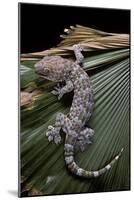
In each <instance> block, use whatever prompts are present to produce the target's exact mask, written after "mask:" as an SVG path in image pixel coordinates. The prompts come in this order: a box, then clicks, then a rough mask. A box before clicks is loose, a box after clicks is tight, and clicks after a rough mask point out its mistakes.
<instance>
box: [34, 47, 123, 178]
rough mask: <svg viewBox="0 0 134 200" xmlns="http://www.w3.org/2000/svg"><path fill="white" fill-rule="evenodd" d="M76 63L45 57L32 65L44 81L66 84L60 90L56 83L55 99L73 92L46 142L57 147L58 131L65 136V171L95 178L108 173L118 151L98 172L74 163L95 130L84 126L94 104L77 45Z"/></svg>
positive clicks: (56, 57)
mask: <svg viewBox="0 0 134 200" xmlns="http://www.w3.org/2000/svg"><path fill="white" fill-rule="evenodd" d="M73 49H74V53H75V56H76V61H75V62H74V61H71V60H69V59H65V58H62V57H61V56H46V57H44V58H43V59H42V60H40V61H39V62H37V63H36V64H35V70H36V72H37V73H38V74H39V75H40V76H42V77H43V78H45V79H48V80H51V81H54V82H58V83H59V82H65V83H66V84H65V85H64V86H62V87H60V85H59V84H58V85H57V87H55V88H54V90H53V91H52V93H53V94H54V95H57V96H58V99H61V97H62V96H63V95H64V94H65V93H68V92H71V91H72V90H73V91H74V96H73V101H72V106H71V108H70V112H69V113H68V115H64V114H63V113H58V114H57V117H56V122H55V124H54V125H53V126H49V127H48V131H47V133H46V136H47V137H48V140H49V141H54V142H55V143H56V144H59V143H60V142H61V136H60V130H61V129H62V130H63V131H64V133H65V134H66V138H65V146H64V151H65V163H66V165H67V167H68V169H69V170H70V171H71V172H72V173H74V174H75V175H78V176H82V177H86V178H92V177H98V176H99V175H101V174H103V173H105V172H106V171H107V170H109V169H110V168H111V167H112V165H113V164H114V163H115V162H116V160H118V159H119V157H120V155H121V152H122V151H123V149H122V150H121V152H120V153H119V154H118V155H117V156H116V157H115V158H114V159H113V160H112V161H111V162H110V163H109V164H108V165H106V166H105V167H103V168H102V169H99V170H97V171H86V170H84V169H82V168H80V167H79V166H78V165H77V164H76V163H75V161H74V149H75V147H76V146H79V147H80V149H81V150H82V151H83V150H84V149H85V147H86V145H87V144H90V143H91V141H90V138H91V137H92V136H93V134H94V131H93V130H92V129H91V128H87V127H85V123H86V122H87V121H88V120H89V118H90V116H91V113H92V110H93V105H94V99H93V90H92V87H91V83H90V79H89V76H88V75H87V73H86V72H85V71H84V70H83V69H82V68H81V67H80V63H81V62H82V59H83V55H82V54H81V51H82V48H81V46H80V45H74V46H73Z"/></svg>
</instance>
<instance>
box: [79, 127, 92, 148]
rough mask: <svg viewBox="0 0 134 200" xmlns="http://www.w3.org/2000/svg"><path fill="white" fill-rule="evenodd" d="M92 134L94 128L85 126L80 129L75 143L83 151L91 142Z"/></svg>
mask: <svg viewBox="0 0 134 200" xmlns="http://www.w3.org/2000/svg"><path fill="white" fill-rule="evenodd" d="M93 135H94V130H93V129H91V128H85V129H84V130H82V131H81V132H80V134H79V136H78V138H77V142H76V145H77V146H78V147H79V148H80V149H81V151H84V150H85V148H86V146H87V145H88V144H91V143H92V141H91V137H92V136H93Z"/></svg>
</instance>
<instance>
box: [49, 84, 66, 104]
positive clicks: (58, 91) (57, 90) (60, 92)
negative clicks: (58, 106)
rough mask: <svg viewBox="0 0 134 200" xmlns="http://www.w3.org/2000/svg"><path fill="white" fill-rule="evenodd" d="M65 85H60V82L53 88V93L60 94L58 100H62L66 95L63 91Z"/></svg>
mask: <svg viewBox="0 0 134 200" xmlns="http://www.w3.org/2000/svg"><path fill="white" fill-rule="evenodd" d="M62 88H63V87H60V85H59V84H58V85H57V86H56V87H54V90H52V92H51V93H52V94H54V95H57V96H58V100H60V99H61V98H62V96H63V95H64V92H63V89H62Z"/></svg>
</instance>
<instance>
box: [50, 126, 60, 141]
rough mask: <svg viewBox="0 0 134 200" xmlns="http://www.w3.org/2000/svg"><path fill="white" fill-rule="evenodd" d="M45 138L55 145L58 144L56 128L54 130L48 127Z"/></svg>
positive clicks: (58, 137) (58, 134)
mask: <svg viewBox="0 0 134 200" xmlns="http://www.w3.org/2000/svg"><path fill="white" fill-rule="evenodd" d="M46 136H47V137H48V141H49V142H51V141H54V143H55V144H59V143H60V142H61V136H60V133H59V129H58V128H54V127H53V126H48V131H47V132H46Z"/></svg>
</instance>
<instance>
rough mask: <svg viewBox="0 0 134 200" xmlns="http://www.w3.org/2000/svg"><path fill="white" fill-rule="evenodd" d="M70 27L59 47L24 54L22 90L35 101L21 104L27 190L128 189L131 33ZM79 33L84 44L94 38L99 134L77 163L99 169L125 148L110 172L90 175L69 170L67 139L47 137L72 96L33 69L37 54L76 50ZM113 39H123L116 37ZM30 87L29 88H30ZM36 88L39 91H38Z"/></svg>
mask: <svg viewBox="0 0 134 200" xmlns="http://www.w3.org/2000/svg"><path fill="white" fill-rule="evenodd" d="M65 32H68V36H67V37H65V40H63V42H62V43H61V44H60V45H59V46H58V47H57V48H55V49H50V50H47V51H43V52H38V53H34V54H27V55H22V58H23V60H22V61H21V64H22V66H23V67H22V73H21V91H22V92H27V93H30V94H31V96H32V103H30V104H27V106H24V105H22V108H21V135H20V136H21V175H22V188H21V190H22V195H23V196H26V195H34V194H43V195H48V194H66V193H84V192H100V191H115V190H129V187H130V180H129V177H130V176H129V173H130V166H129V109H130V108H129V92H130V91H129V87H130V80H129V77H130V67H129V64H130V63H129V42H128V35H127V37H126V35H124V36H123V35H122V36H120V35H118V34H112V33H105V32H101V31H98V30H93V29H90V28H86V27H81V26H79V25H78V26H76V27H71V29H69V30H65ZM75 34H76V35H75ZM77 34H78V35H79V36H81V37H79V39H81V41H82V42H83V44H84V41H87V39H88V38H89V43H88V45H87V46H86V48H87V50H86V56H85V59H84V62H83V68H84V69H85V70H86V71H87V73H88V74H89V76H90V78H91V82H92V86H93V91H94V97H95V108H94V112H93V115H92V117H91V119H90V120H89V122H88V124H87V125H89V126H90V127H92V128H93V129H94V130H95V136H94V141H93V144H92V145H90V146H89V147H88V148H87V149H86V151H84V152H83V153H82V152H76V156H75V159H76V162H77V163H78V165H79V166H81V167H82V168H84V169H87V170H91V169H92V170H93V169H94V170H95V169H98V168H101V167H103V166H104V165H105V164H106V163H107V162H109V161H110V160H111V159H112V158H113V157H114V156H115V155H116V154H117V153H118V152H119V151H120V149H121V148H122V147H124V149H125V150H124V153H123V155H122V157H121V158H120V160H119V161H118V162H117V163H116V164H115V166H114V167H113V168H112V169H111V170H110V171H109V172H107V173H106V174H105V175H104V176H101V177H99V178H97V179H90V180H85V179H81V178H79V177H76V176H74V175H72V174H70V173H69V172H68V171H67V170H66V167H65V163H64V156H63V144H61V145H59V146H57V145H55V144H52V143H49V142H48V140H47V138H46V137H45V132H46V130H47V127H48V125H50V124H53V123H54V121H55V116H56V113H57V112H59V111H62V112H64V113H67V112H68V111H69V108H70V106H71V101H72V95H71V94H68V95H65V96H64V97H63V98H62V100H61V101H58V100H57V98H56V97H55V96H53V95H52V94H51V90H52V88H53V86H54V83H52V82H49V81H44V80H42V79H41V78H39V77H38V76H37V75H36V74H35V72H34V68H33V65H34V63H35V62H36V59H39V58H40V57H42V56H44V55H45V53H46V52H49V54H61V55H62V54H64V55H65V54H67V55H69V54H70V55H71V52H70V50H71V44H73V43H74V42H75V39H76V37H75V36H77ZM90 36H91V37H90ZM106 37H109V39H108V38H106ZM120 37H121V38H120ZM69 38H70V43H69ZM72 38H73V39H74V41H73V43H72ZM94 38H96V39H95V40H94ZM114 38H116V39H117V38H118V39H117V40H116V41H115V40H114ZM126 38H127V39H126ZM77 41H78V40H77ZM90 41H91V43H92V42H95V41H99V45H100V43H101V47H102V46H103V47H105V44H108V45H109V46H108V45H107V48H105V49H103V48H99V46H97V47H95V46H94V47H93V46H91V45H90V44H91V43H90ZM100 41H101V42H100ZM107 41H108V42H107ZM123 41H124V42H123ZM103 42H104V43H103ZM115 43H116V44H115ZM94 44H95V43H94ZM110 44H111V46H110ZM62 45H63V46H62ZM64 45H66V49H65V48H64V47H65V46H64ZM67 45H69V46H67ZM97 45H98V44H97ZM117 46H118V48H117ZM91 49H92V51H91ZM27 58H28V60H27ZM30 58H32V60H30ZM29 87H30V91H29V90H27V88H29ZM37 90H38V91H39V92H37V93H36V92H35V91H37ZM63 143H64V136H63Z"/></svg>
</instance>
